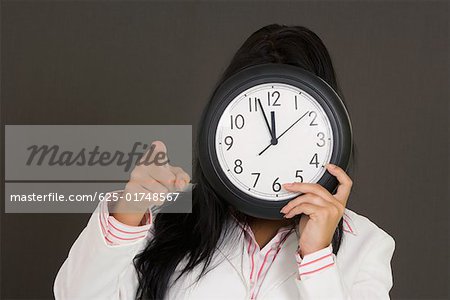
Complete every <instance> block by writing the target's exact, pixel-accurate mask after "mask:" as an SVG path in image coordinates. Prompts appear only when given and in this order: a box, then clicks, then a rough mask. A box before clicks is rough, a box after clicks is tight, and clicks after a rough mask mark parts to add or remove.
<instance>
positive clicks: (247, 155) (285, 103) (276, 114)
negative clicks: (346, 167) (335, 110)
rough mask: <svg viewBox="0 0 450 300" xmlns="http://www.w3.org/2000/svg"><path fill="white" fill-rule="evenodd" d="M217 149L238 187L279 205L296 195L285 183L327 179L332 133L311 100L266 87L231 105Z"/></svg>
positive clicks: (288, 89)
mask: <svg viewBox="0 0 450 300" xmlns="http://www.w3.org/2000/svg"><path fill="white" fill-rule="evenodd" d="M215 146H216V154H217V158H218V160H219V163H220V166H221V168H222V170H223V172H224V173H225V174H226V176H227V177H228V179H229V180H230V181H231V182H232V183H233V184H234V185H235V186H236V187H237V188H239V189H240V190H241V191H243V192H245V193H247V194H249V195H251V196H254V197H256V198H259V199H264V200H272V201H278V200H285V199H289V198H291V197H292V196H293V195H294V194H292V193H290V192H287V191H286V190H284V189H283V187H282V186H281V185H282V184H284V183H290V182H294V181H297V182H317V181H318V180H319V179H320V178H321V177H322V175H323V174H324V172H325V168H324V165H325V164H326V163H329V162H330V158H331V154H332V152H333V132H332V128H331V125H330V121H329V119H328V117H327V115H326V114H325V112H324V110H323V108H322V107H321V106H320V105H319V103H318V102H317V101H316V100H315V99H314V98H313V97H312V96H311V95H309V94H308V93H306V92H305V91H303V90H301V89H299V88H298V87H295V86H291V85H288V84H282V83H265V84H260V85H256V86H254V87H251V88H249V89H247V90H245V91H244V92H242V93H241V94H239V95H238V96H237V97H236V98H235V99H233V100H232V101H231V102H230V103H229V105H228V106H227V108H226V109H225V111H224V112H223V114H222V116H221V117H220V120H219V123H218V127H217V130H216V136H215Z"/></svg>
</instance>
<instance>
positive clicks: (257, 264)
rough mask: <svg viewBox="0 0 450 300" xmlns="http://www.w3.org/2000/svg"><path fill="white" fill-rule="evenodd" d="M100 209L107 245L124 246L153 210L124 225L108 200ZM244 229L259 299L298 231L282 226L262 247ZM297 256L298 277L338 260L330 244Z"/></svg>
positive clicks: (137, 236)
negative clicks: (272, 268) (280, 255)
mask: <svg viewBox="0 0 450 300" xmlns="http://www.w3.org/2000/svg"><path fill="white" fill-rule="evenodd" d="M100 212H101V213H99V218H100V226H101V230H102V232H103V236H104V238H105V242H106V243H107V244H108V245H123V244H127V243H133V242H135V241H138V240H141V239H144V238H145V237H146V236H147V234H148V231H149V229H150V226H151V222H152V216H151V213H150V212H149V211H147V213H146V214H145V216H144V219H143V222H142V223H143V225H141V226H129V225H125V224H123V223H121V222H119V221H117V220H116V219H115V218H114V217H113V216H111V215H110V213H109V210H108V204H107V202H102V203H100ZM242 228H243V230H244V237H245V243H246V247H247V254H248V255H249V261H250V270H249V271H250V294H251V299H252V300H256V299H257V297H258V293H259V290H260V288H261V285H262V283H263V281H264V278H265V276H266V274H267V271H268V270H269V268H270V266H271V265H272V263H273V262H274V261H275V259H276V257H277V255H278V253H279V251H280V249H281V248H282V247H283V243H284V242H285V240H286V239H287V237H288V236H289V235H290V234H295V231H294V230H293V229H290V228H287V227H283V228H280V229H279V230H278V232H277V234H276V235H275V236H274V237H273V238H272V240H270V241H269V242H268V243H267V244H266V245H265V246H264V247H263V248H262V249H261V248H260V247H259V245H258V243H257V242H256V239H255V236H254V234H253V231H252V230H251V228H250V227H249V226H248V225H246V226H242ZM344 231H345V232H348V233H352V234H353V228H352V227H351V225H350V220H349V219H348V216H347V215H346V214H344ZM294 255H295V259H296V262H297V266H298V279H299V280H304V279H306V278H309V277H311V276H314V275H315V274H316V273H318V272H320V271H322V270H325V269H327V268H329V267H331V266H332V265H334V264H335V261H336V256H335V255H334V254H333V248H332V245H331V244H330V245H329V246H328V247H326V248H323V249H321V250H318V251H316V252H314V253H310V254H308V255H305V257H303V258H301V256H300V255H299V254H298V252H297V253H295V254H294Z"/></svg>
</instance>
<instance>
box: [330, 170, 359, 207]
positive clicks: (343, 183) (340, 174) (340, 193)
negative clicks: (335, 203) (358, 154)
mask: <svg viewBox="0 0 450 300" xmlns="http://www.w3.org/2000/svg"><path fill="white" fill-rule="evenodd" d="M326 168H327V170H328V172H330V174H331V175H333V176H335V177H336V178H337V180H338V181H339V185H338V188H337V191H336V194H334V197H335V198H336V199H337V200H339V201H340V202H341V203H342V204H343V205H344V206H345V205H346V204H347V200H348V197H349V196H350V191H351V190H352V185H353V181H352V179H351V178H350V177H349V176H348V175H347V173H346V172H345V171H344V170H343V169H342V168H341V167H339V166H336V165H333V164H327V165H326Z"/></svg>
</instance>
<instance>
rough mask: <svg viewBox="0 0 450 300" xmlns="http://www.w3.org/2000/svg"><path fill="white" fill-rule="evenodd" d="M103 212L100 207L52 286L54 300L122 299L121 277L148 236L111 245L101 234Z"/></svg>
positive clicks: (73, 246)
mask: <svg viewBox="0 0 450 300" xmlns="http://www.w3.org/2000/svg"><path fill="white" fill-rule="evenodd" d="M101 209H102V205H101V203H100V204H99V205H98V206H97V208H96V210H95V211H94V213H93V214H92V215H91V217H90V219H89V222H88V224H87V226H86V227H85V228H84V229H83V231H82V232H81V234H80V235H79V237H78V238H77V240H76V241H75V243H74V244H73V245H72V247H71V249H70V251H69V255H68V257H67V258H66V260H65V261H64V263H63V265H62V266H61V268H60V269H59V272H58V274H57V276H56V279H55V282H54V286H53V292H54V296H55V299H64V300H65V299H107V298H110V299H118V298H119V295H118V293H119V291H118V286H119V285H118V281H119V277H120V275H121V274H122V273H123V272H124V271H125V270H126V268H127V267H129V265H130V263H132V260H133V258H134V257H135V256H136V254H137V253H138V252H139V251H140V250H141V249H143V247H144V246H145V243H146V240H147V235H146V236H145V237H143V238H140V239H137V240H134V241H133V242H131V243H121V244H111V243H108V241H107V240H106V239H105V235H104V232H102V230H104V229H103V228H102V225H101V221H100V220H101V217H102V211H101ZM151 226H152V225H151ZM151 232H152V227H150V230H149V233H148V234H150V233H151Z"/></svg>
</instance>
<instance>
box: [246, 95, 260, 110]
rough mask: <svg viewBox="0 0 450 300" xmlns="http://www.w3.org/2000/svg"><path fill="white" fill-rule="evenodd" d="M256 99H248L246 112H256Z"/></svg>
mask: <svg viewBox="0 0 450 300" xmlns="http://www.w3.org/2000/svg"><path fill="white" fill-rule="evenodd" d="M258 100H259V99H258V98H256V97H255V98H251V97H250V98H248V110H249V111H250V112H252V111H254V112H257V111H258Z"/></svg>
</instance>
